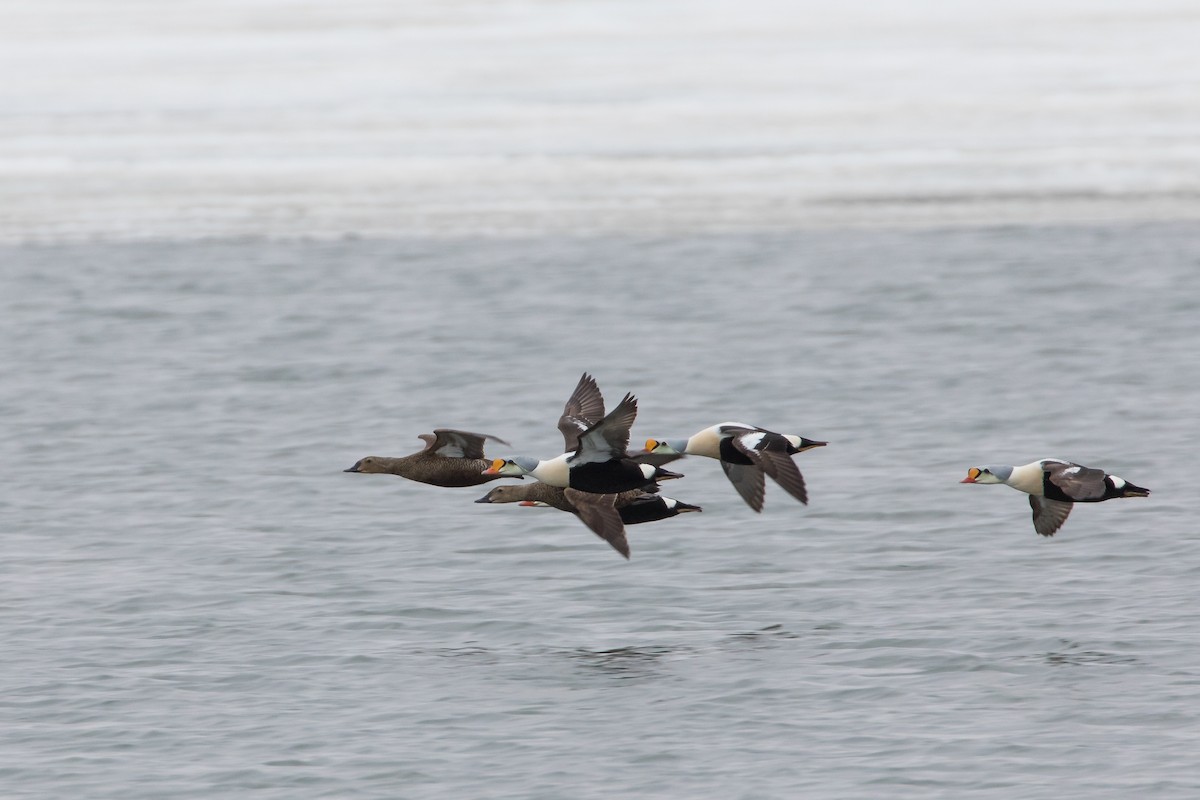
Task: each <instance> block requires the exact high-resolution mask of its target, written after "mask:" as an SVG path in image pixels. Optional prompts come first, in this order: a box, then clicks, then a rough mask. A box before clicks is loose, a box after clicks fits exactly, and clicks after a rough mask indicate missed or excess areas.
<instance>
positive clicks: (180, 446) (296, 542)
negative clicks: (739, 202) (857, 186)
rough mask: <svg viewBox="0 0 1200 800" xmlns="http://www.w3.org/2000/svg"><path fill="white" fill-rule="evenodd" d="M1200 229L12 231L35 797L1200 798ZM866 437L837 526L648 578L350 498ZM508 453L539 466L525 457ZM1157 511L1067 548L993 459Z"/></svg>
mask: <svg viewBox="0 0 1200 800" xmlns="http://www.w3.org/2000/svg"><path fill="white" fill-rule="evenodd" d="M1198 252H1200V233H1198V232H1197V230H1196V229H1195V228H1194V227H1189V226H1185V225H1173V224H1157V225H1125V226H1115V225H1112V226H1101V227H1095V226H1093V227H1054V226H1042V227H999V228H997V227H993V228H973V229H960V230H955V231H944V230H926V231H911V232H892V233H888V232H870V231H866V232H864V231H858V232H838V231H827V232H810V233H795V234H780V235H763V234H751V233H747V234H744V235H729V236H704V235H693V236H687V237H682V236H662V237H635V236H604V237H533V238H510V239H507V240H503V241H500V240H495V239H486V238H441V239H418V238H408V239H399V240H394V241H382V240H374V239H346V240H341V241H329V242H323V243H312V242H267V241H262V240H225V241H208V242H189V243H172V242H151V243H140V244H120V243H108V244H103V243H88V244H58V245H38V246H34V245H29V246H7V247H4V248H3V249H2V250H0V259H2V260H3V263H4V265H5V267H4V270H3V272H2V275H3V279H2V280H3V286H2V289H3V291H2V292H0V297H2V298H3V299H2V300H0V335H2V337H3V342H4V347H3V349H2V350H0V368H2V373H3V375H4V380H3V381H2V382H0V415H2V416H0V419H2V420H3V425H2V426H0V455H2V457H3V462H4V464H5V465H6V470H5V491H4V492H3V494H2V495H0V514H2V517H0V520H2V524H3V530H4V541H5V547H4V550H5V557H4V559H3V560H2V561H0V575H2V578H0V598H2V599H0V637H2V640H3V641H4V645H5V646H4V649H3V655H0V661H2V662H3V666H4V668H3V670H2V671H0V681H2V684H0V690H2V691H0V697H2V700H0V702H2V704H3V718H4V721H5V726H4V733H3V741H4V747H3V748H2V749H0V781H2V783H3V785H4V787H5V789H4V794H5V795H6V796H9V797H65V796H78V797H96V798H103V797H112V798H117V797H120V798H133V797H145V798H158V797H165V796H171V797H206V798H207V797H214V796H231V797H232V796H237V797H245V796H251V795H253V796H261V797H278V798H295V797H331V798H332V797H337V798H348V797H411V798H423V797H522V798H561V797H580V798H593V797H594V798H600V797H612V796H614V795H628V796H635V797H714V798H716V797H722V798H724V797H739V798H757V797H801V796H803V797H914V798H916V797H931V796H937V797H960V796H968V795H969V796H994V797H1015V796H1019V797H1100V796H1110V797H1122V796H1129V795H1130V794H1133V793H1134V792H1136V793H1138V794H1139V795H1141V796H1144V797H1154V798H1166V797H1190V796H1194V795H1195V794H1196V792H1197V791H1198V790H1200V777H1197V772H1196V769H1195V751H1196V742H1197V736H1198V735H1200V726H1198V719H1197V708H1198V702H1200V634H1197V631H1198V630H1200V625H1198V623H1200V612H1197V603H1196V586H1197V579H1198V578H1200V561H1198V560H1197V558H1196V546H1197V542H1198V540H1200V535H1198V531H1197V528H1196V524H1195V513H1194V508H1195V506H1196V501H1197V500H1198V499H1200V498H1198V497H1197V494H1198V493H1197V491H1196V489H1195V485H1194V481H1193V479H1192V471H1193V470H1192V469H1191V465H1192V463H1193V461H1194V455H1195V452H1196V449H1197V446H1198V445H1200V433H1198V430H1197V426H1196V421H1195V420H1196V411H1195V408H1196V396H1197V390H1198V388H1200V370H1198V369H1197V367H1198V366H1200V362H1198V357H1197V355H1196V354H1197V352H1200V330H1198V325H1197V322H1196V321H1197V319H1200V289H1198V288H1197V283H1196V275H1197V269H1198V268H1200V261H1198V259H1197V255H1196V254H1197V253H1198ZM584 370H588V371H591V372H593V373H594V374H595V375H596V377H597V378H598V380H599V382H600V385H601V387H602V389H603V390H604V391H605V393H606V396H607V398H608V399H609V401H610V403H611V402H613V401H615V399H616V398H618V397H619V396H620V394H621V393H623V392H624V391H627V390H630V391H634V392H636V393H637V394H638V396H639V398H640V400H641V406H640V414H639V418H638V422H637V425H636V426H635V429H634V436H635V439H637V438H639V437H645V436H650V435H654V436H675V435H687V434H690V433H692V432H694V431H695V430H698V429H699V428H701V427H703V426H706V425H708V424H711V423H714V422H717V421H721V420H724V419H730V418H733V419H741V420H745V421H749V422H753V423H758V424H762V425H765V426H768V427H772V428H775V429H782V430H787V431H794V432H798V433H803V434H805V435H808V436H810V437H815V438H821V439H828V440H829V441H830V442H831V444H830V446H829V447H828V448H824V449H822V450H817V451H814V452H810V453H805V454H803V455H801V456H799V457H798V459H797V460H798V462H799V464H800V466H801V468H802V470H803V471H804V474H805V476H806V478H807V480H808V485H809V491H810V496H811V503H810V505H809V506H808V507H803V506H800V505H799V504H797V503H795V502H794V501H793V500H791V499H790V498H788V497H786V496H785V495H784V493H783V492H782V491H780V490H779V489H778V487H776V486H774V485H770V484H769V485H768V489H767V503H766V509H765V511H764V513H763V514H761V515H755V514H753V513H751V512H750V511H749V510H748V509H747V508H746V507H745V506H744V505H743V504H742V503H741V501H740V500H739V499H738V498H737V497H736V495H735V494H734V492H733V490H732V488H731V487H730V486H729V485H728V484H727V483H726V481H725V479H724V477H723V476H722V475H721V474H720V469H719V467H718V466H717V465H716V464H714V463H712V462H706V461H702V460H692V461H685V462H681V466H680V471H683V472H685V473H686V474H687V477H686V479H684V480H682V481H678V482H676V483H674V484H672V485H671V487H670V493H671V494H673V495H676V496H678V497H679V498H681V499H684V500H687V501H689V502H696V503H700V504H701V505H703V506H704V513H703V514H693V515H688V516H685V517H680V518H677V519H673V520H667V521H664V522H660V523H655V524H652V525H644V526H639V527H637V528H633V529H631V531H630V534H631V536H630V538H631V542H632V546H633V560H632V561H630V562H625V561H623V560H622V559H620V558H618V557H617V556H616V555H615V554H614V553H612V552H611V550H609V548H608V547H607V546H605V545H604V543H603V542H600V541H599V540H598V539H597V538H596V537H595V536H593V535H591V534H590V533H589V532H588V531H586V529H584V528H583V527H582V525H580V524H579V523H578V522H576V521H575V520H573V519H572V518H570V517H568V516H566V515H564V514H560V513H558V512H555V511H552V510H535V509H525V508H518V507H515V506H497V507H491V506H481V505H475V504H473V503H471V502H470V501H471V500H473V499H475V498H476V497H477V496H479V495H480V494H482V493H483V490H482V489H461V490H457V489H441V488H436V487H429V486H423V485H419V484H415V483H410V482H405V481H402V480H400V479H396V478H392V477H390V476H365V475H351V474H344V473H342V471H341V470H343V469H344V468H346V467H348V466H350V465H351V464H352V463H353V462H354V461H355V460H356V459H357V458H359V457H361V456H364V455H367V454H369V453H373V454H377V455H400V454H403V453H406V452H410V451H411V450H413V449H415V448H416V447H417V446H418V445H419V444H420V442H419V441H418V440H417V439H416V436H417V434H419V433H423V432H426V431H428V430H430V429H432V428H433V427H435V426H457V427H463V428H467V429H472V430H482V431H487V432H490V433H494V434H496V435H499V436H502V437H504V438H506V439H508V440H509V441H511V442H512V443H513V448H512V449H513V453H505V452H497V451H493V453H494V454H496V455H504V454H515V453H527V454H533V455H547V454H553V453H555V452H557V449H556V448H557V447H558V446H559V441H560V440H559V437H558V434H557V432H556V430H555V428H554V424H555V420H556V416H557V414H558V413H559V410H560V409H561V406H562V403H563V401H564V400H565V398H566V396H567V394H568V393H569V392H570V390H571V388H572V387H573V386H574V384H575V381H576V379H577V378H578V376H579V373H580V372H582V371H584ZM501 450H502V451H503V450H504V449H503V448H501ZM1042 456H1058V457H1065V458H1072V459H1076V460H1079V461H1081V462H1083V463H1086V464H1091V465H1094V466H1101V467H1105V468H1107V469H1109V470H1110V471H1113V472H1116V473H1117V474H1120V475H1123V476H1125V477H1127V478H1129V479H1130V480H1133V481H1135V482H1137V483H1138V484H1140V485H1144V486H1148V487H1150V488H1151V489H1152V490H1154V494H1153V496H1152V497H1150V498H1149V499H1146V500H1126V501H1114V502H1110V503H1105V504H1101V505H1095V506H1087V507H1081V508H1078V509H1077V510H1076V511H1075V513H1074V514H1073V515H1072V517H1071V519H1070V520H1069V521H1068V522H1067V524H1066V525H1065V526H1064V528H1063V529H1062V531H1061V532H1060V533H1059V534H1058V535H1057V536H1055V537H1054V538H1053V539H1050V540H1044V539H1041V538H1040V537H1038V536H1036V535H1035V534H1034V532H1033V530H1032V526H1031V524H1030V521H1029V510H1028V505H1027V504H1026V502H1025V499H1024V497H1022V496H1021V495H1019V494H1017V493H1016V492H1013V491H1011V490H1009V489H1007V488H1006V487H986V488H980V487H970V486H961V485H959V484H958V483H957V481H958V480H959V479H960V478H961V477H962V475H963V474H964V472H965V470H966V468H967V467H968V466H971V465H973V464H977V463H986V462H1000V463H1004V462H1015V463H1024V462H1026V461H1029V460H1032V459H1034V458H1037V457H1042Z"/></svg>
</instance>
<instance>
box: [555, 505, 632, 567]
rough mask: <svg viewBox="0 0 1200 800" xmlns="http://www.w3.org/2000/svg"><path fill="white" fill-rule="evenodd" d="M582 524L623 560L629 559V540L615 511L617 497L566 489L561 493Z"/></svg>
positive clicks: (623, 524)
mask: <svg viewBox="0 0 1200 800" xmlns="http://www.w3.org/2000/svg"><path fill="white" fill-rule="evenodd" d="M563 494H564V495H565V496H566V498H567V500H569V501H570V502H571V505H573V506H575V513H576V514H578V515H579V519H581V520H583V524H584V525H587V526H588V527H589V528H591V529H592V533H594V534H596V535H597V536H599V537H600V538H601V539H603V540H604V541H606V542H608V543H609V544H610V545H611V546H612V548H613V549H614V550H616V551H617V552H618V553H620V554H621V555H623V556H625V558H629V540H628V539H627V538H626V537H625V523H624V522H622V521H621V513H620V512H619V511H617V506H616V502H617V495H615V494H592V493H590V492H580V491H578V490H576V489H567V490H565V491H564V493H563Z"/></svg>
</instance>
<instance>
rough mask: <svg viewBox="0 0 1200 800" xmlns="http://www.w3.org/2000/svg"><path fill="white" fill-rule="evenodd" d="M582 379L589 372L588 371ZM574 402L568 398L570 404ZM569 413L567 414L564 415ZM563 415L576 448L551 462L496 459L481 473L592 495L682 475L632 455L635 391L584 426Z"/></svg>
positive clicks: (563, 426)
mask: <svg viewBox="0 0 1200 800" xmlns="http://www.w3.org/2000/svg"><path fill="white" fill-rule="evenodd" d="M584 377H585V378H586V377H589V376H587V375H586V374H585V376H584ZM581 382H582V380H581ZM577 391H578V387H577ZM572 397H574V395H572ZM570 405H571V403H570V401H568V406H570ZM571 416H572V415H569V414H564V415H563V418H567V417H571ZM563 418H560V421H559V429H560V430H561V431H562V432H563V437H564V439H565V440H567V443H568V447H569V443H570V438H571V437H577V438H576V446H575V448H574V450H573V452H566V453H563V454H562V455H560V456H558V457H557V458H552V459H549V460H547V461H541V460H538V459H536V458H529V457H527V456H514V457H513V458H509V459H502V458H498V459H496V460H494V461H493V462H492V464H491V466H489V467H488V468H487V469H485V470H484V471H483V474H484V475H489V476H497V475H500V476H504V475H506V476H510V477H519V476H523V475H529V476H531V477H533V478H536V479H538V480H539V481H541V482H542V483H548V484H550V485H551V486H559V487H562V488H564V489H567V488H570V489H576V490H578V491H581V492H591V493H593V494H614V493H617V492H624V491H629V490H630V489H644V488H647V487H649V486H652V485H654V484H655V483H656V482H657V481H660V480H667V479H668V478H678V477H681V476H679V475H678V474H676V473H674V472H670V471H668V470H665V469H662V468H661V467H658V466H655V465H653V464H646V463H642V462H639V461H635V460H634V459H632V458H629V457H628V455H627V453H626V451H627V450H628V448H629V429H630V428H631V427H632V426H633V421H634V419H636V418H637V398H636V397H634V396H633V395H632V394H626V395H625V397H624V398H622V399H621V402H620V403H618V404H617V407H616V408H614V409H613V410H612V411H610V412H609V413H608V414H606V415H605V416H604V417H603V418H601V419H600V420H599V421H597V422H593V423H591V424H589V425H587V426H586V427H582V426H580V425H579V424H578V423H576V422H568V423H564V422H563ZM575 418H576V419H583V418H582V417H575ZM584 421H586V420H584Z"/></svg>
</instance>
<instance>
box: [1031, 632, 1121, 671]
mask: <svg viewBox="0 0 1200 800" xmlns="http://www.w3.org/2000/svg"><path fill="white" fill-rule="evenodd" d="M1062 645H1063V646H1062V648H1061V649H1059V650H1053V651H1051V652H1049V653H1043V654H1041V655H1040V656H1039V658H1040V659H1042V660H1044V661H1045V662H1046V663H1047V664H1051V665H1053V666H1056V667H1081V666H1088V665H1091V664H1137V663H1139V661H1138V659H1137V658H1135V657H1134V656H1129V655H1124V654H1121V653H1109V652H1105V651H1103V650H1091V649H1084V646H1083V644H1081V643H1080V642H1072V641H1069V640H1067V639H1063V640H1062Z"/></svg>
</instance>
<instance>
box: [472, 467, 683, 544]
mask: <svg viewBox="0 0 1200 800" xmlns="http://www.w3.org/2000/svg"><path fill="white" fill-rule="evenodd" d="M656 488H657V487H656ZM475 502H476V503H520V504H521V505H530V506H533V505H538V504H543V505H547V506H551V507H553V508H557V509H559V510H561V511H570V512H571V513H572V514H575V515H576V516H578V517H579V519H580V520H581V521H582V522H583V524H584V525H587V526H588V527H589V528H591V530H592V532H593V533H595V534H596V535H597V536H599V537H600V538H601V539H603V540H604V541H606V542H608V543H609V544H610V545H612V548H613V549H614V550H616V551H617V552H618V553H620V554H621V555H623V556H625V558H629V553H630V550H629V540H628V538H626V536H625V526H626V525H637V524H638V523H641V522H654V521H655V520H660V519H667V518H668V517H674V516H676V515H678V514H682V513H684V512H686V511H699V510H700V506H693V505H690V504H688V503H682V502H680V501H678V500H675V499H673V498H670V497H663V496H661V495H658V494H653V493H651V492H645V491H642V490H641V489H632V490H630V491H627V492H621V493H619V494H593V493H591V492H581V491H578V490H576V489H564V488H562V487H559V486H551V485H549V484H546V483H541V482H538V483H531V484H528V485H523V486H515V485H514V486H497V487H496V488H494V489H492V490H491V491H490V492H488V493H487V494H486V495H484V496H483V497H481V498H479V499H478V500H476V501H475Z"/></svg>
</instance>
